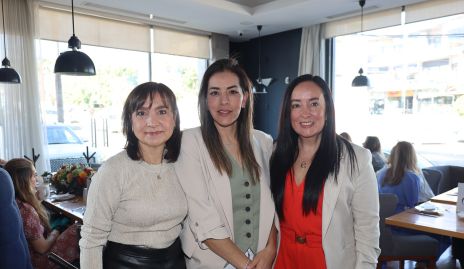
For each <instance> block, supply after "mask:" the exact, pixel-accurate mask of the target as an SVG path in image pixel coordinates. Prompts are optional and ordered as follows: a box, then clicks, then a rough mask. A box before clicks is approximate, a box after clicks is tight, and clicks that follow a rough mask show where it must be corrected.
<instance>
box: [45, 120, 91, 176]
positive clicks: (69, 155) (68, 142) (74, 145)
mask: <svg viewBox="0 0 464 269" xmlns="http://www.w3.org/2000/svg"><path fill="white" fill-rule="evenodd" d="M47 141H48V156H49V158H50V165H51V170H52V171H57V170H58V169H59V168H60V167H61V166H62V165H63V164H73V163H86V159H85V157H84V155H83V153H84V152H86V147H87V146H88V145H87V144H85V143H84V142H83V141H82V140H81V139H80V138H79V136H78V135H77V134H76V133H75V132H74V130H73V129H72V127H71V126H69V125H65V124H53V125H47ZM94 152H96V151H95V149H93V148H91V147H89V154H90V155H91V154H92V153H94ZM97 160H99V157H98V156H97V154H95V156H94V157H93V159H92V160H91V162H92V163H95V162H96V161H97Z"/></svg>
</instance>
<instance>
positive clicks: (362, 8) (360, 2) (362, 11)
mask: <svg viewBox="0 0 464 269" xmlns="http://www.w3.org/2000/svg"><path fill="white" fill-rule="evenodd" d="M364 4H366V0H360V1H359V5H360V6H361V34H362V32H363V29H364V27H363V21H364Z"/></svg>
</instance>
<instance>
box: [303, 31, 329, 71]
mask: <svg viewBox="0 0 464 269" xmlns="http://www.w3.org/2000/svg"><path fill="white" fill-rule="evenodd" d="M321 28H322V26H321V25H320V24H318V25H313V26H309V27H304V28H303V29H302V31H301V45H300V62H299V66H298V75H303V74H313V75H318V76H320V77H322V78H325V76H324V75H325V74H324V58H325V57H324V55H325V54H324V49H323V48H324V40H323V38H322V33H323V31H322V30H321Z"/></svg>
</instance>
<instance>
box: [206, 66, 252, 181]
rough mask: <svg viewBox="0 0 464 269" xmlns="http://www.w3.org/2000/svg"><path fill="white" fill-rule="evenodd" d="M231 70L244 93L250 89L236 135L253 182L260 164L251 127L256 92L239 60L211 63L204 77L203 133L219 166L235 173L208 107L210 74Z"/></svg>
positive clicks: (241, 154) (239, 118) (216, 165)
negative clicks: (254, 149)
mask: <svg viewBox="0 0 464 269" xmlns="http://www.w3.org/2000/svg"><path fill="white" fill-rule="evenodd" d="M226 71H227V72H231V73H233V74H235V75H236V76H237V77H238V80H239V84H240V88H241V90H242V92H243V93H248V98H247V101H246V104H245V107H244V108H242V111H240V115H239V116H238V119H237V133H236V136H237V137H236V138H237V141H238V142H239V150H240V157H241V158H242V162H243V164H244V166H245V167H246V168H247V169H248V171H249V172H250V174H251V177H252V182H253V183H255V182H257V181H259V164H258V162H257V161H256V158H255V155H254V153H253V148H252V146H251V130H252V129H253V93H252V92H251V87H252V85H251V81H250V79H249V78H248V76H247V75H246V73H245V71H244V70H243V69H242V68H241V67H240V66H239V65H238V63H237V61H236V60H232V59H221V60H217V61H216V62H214V63H213V64H212V65H210V66H209V67H208V69H207V70H206V71H205V74H204V75H203V79H202V81H201V87H200V93H199V94H198V107H199V111H200V123H201V134H202V136H203V140H204V142H205V144H206V148H207V149H208V152H209V155H210V157H211V159H212V161H213V163H214V166H215V167H216V169H217V170H218V171H219V172H220V173H221V174H222V172H224V171H225V172H226V173H227V175H228V176H231V175H232V164H231V162H230V160H229V158H228V157H227V154H226V152H225V149H224V146H223V145H222V142H221V139H220V137H219V133H218V130H217V129H216V126H215V125H214V119H213V117H212V116H211V113H210V112H209V110H208V104H207V101H206V99H207V94H208V84H209V80H210V78H211V77H212V76H213V75H214V74H216V73H221V72H226Z"/></svg>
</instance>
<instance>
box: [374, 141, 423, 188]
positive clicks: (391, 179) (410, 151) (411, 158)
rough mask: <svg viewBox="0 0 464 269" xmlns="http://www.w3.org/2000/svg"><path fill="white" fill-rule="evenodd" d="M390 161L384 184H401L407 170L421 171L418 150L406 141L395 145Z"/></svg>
mask: <svg viewBox="0 0 464 269" xmlns="http://www.w3.org/2000/svg"><path fill="white" fill-rule="evenodd" d="M388 163H389V164H390V167H389V168H388V170H387V172H386V174H385V178H384V179H383V182H382V186H385V185H398V184H400V183H401V180H402V179H403V176H404V174H405V173H406V172H407V171H414V172H416V173H419V168H418V167H417V158H416V151H415V150H414V147H413V146H412V144H411V143H409V142H406V141H400V142H398V143H397V144H396V145H395V146H394V147H393V149H392V151H391V153H390V156H389V158H388Z"/></svg>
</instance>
